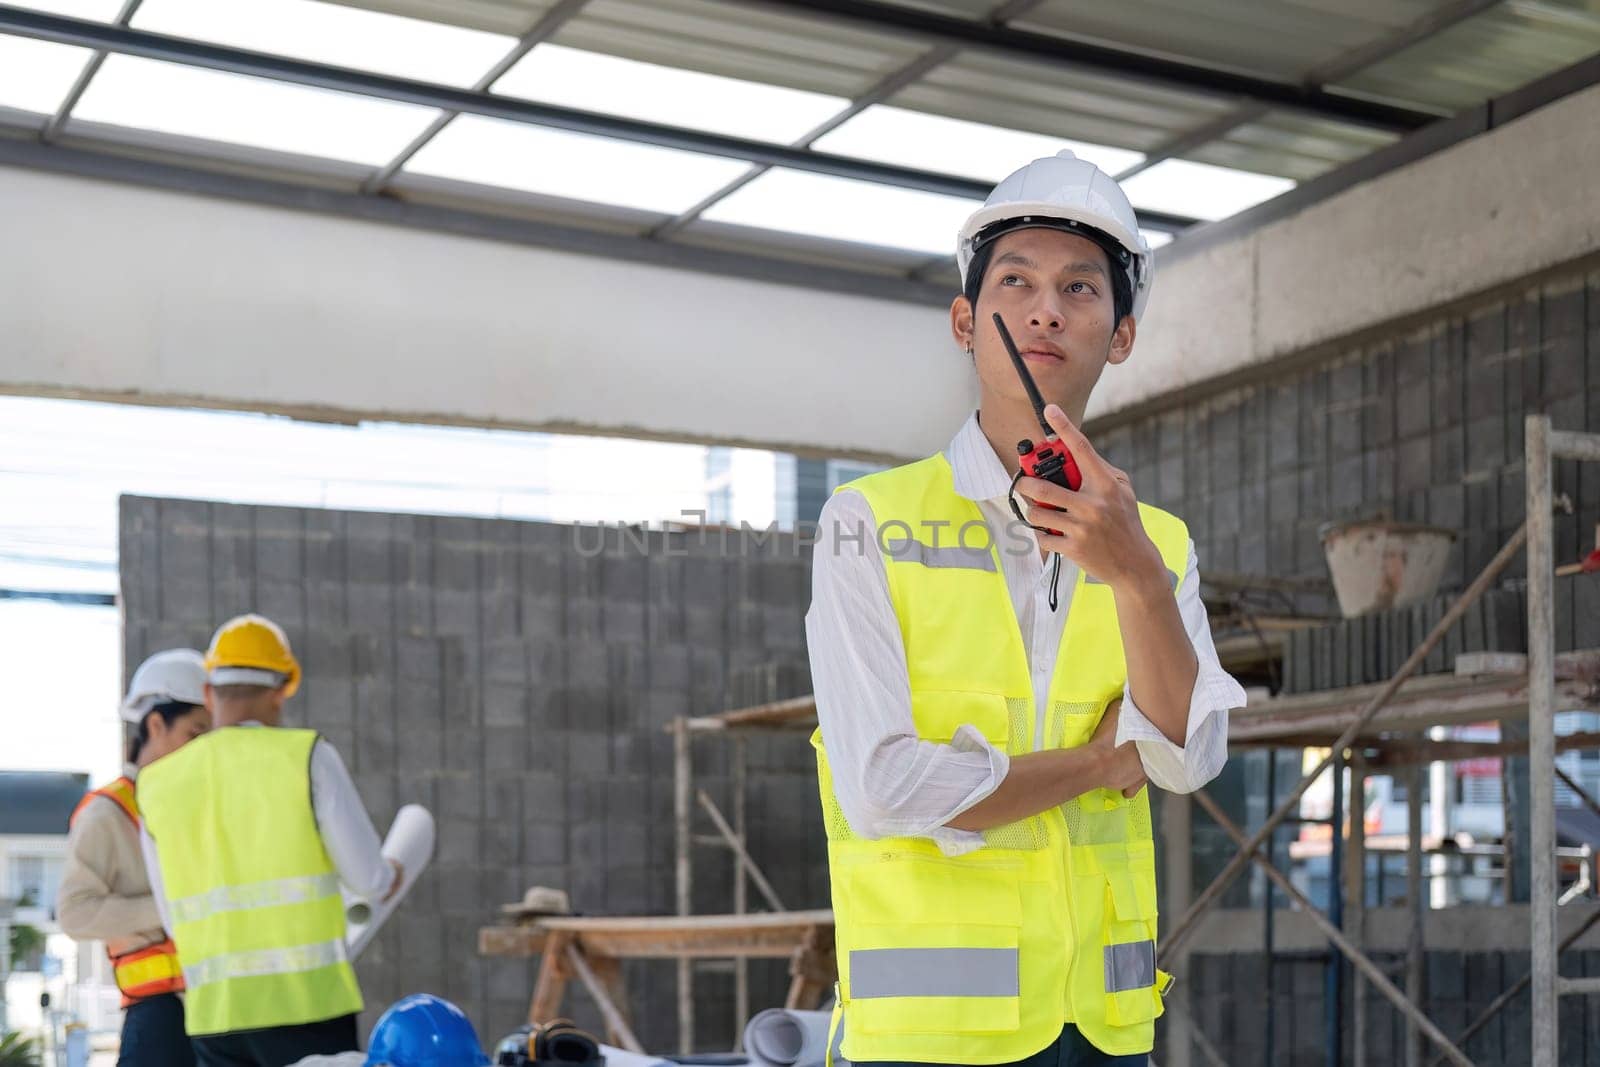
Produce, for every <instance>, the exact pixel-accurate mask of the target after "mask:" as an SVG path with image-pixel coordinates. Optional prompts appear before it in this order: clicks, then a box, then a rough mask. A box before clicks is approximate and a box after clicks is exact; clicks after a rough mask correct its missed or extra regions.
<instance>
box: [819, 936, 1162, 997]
mask: <svg viewBox="0 0 1600 1067" xmlns="http://www.w3.org/2000/svg"><path fill="white" fill-rule="evenodd" d="M1151 966H1152V967H1154V966H1155V962H1154V957H1151ZM1017 967H1018V957H1017V950H1016V949H1014V948H869V949H857V950H855V951H854V952H852V953H850V996H851V998H852V999H854V1000H870V999H873V998H875V997H1015V996H1019V995H1020V993H1021V980H1020V978H1019V976H1018V971H1017Z"/></svg>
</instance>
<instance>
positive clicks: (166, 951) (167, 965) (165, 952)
mask: <svg viewBox="0 0 1600 1067" xmlns="http://www.w3.org/2000/svg"><path fill="white" fill-rule="evenodd" d="M111 966H112V974H113V976H114V977H115V979H116V982H117V988H118V989H119V990H121V991H122V997H123V1004H124V1006H127V1005H130V1004H133V1003H135V1002H137V1001H140V1000H144V999H146V998H148V997H154V996H159V995H161V994H163V993H178V992H181V991H182V990H183V971H182V969H181V968H180V967H179V965H178V948H177V946H176V945H174V944H173V943H172V941H171V939H168V940H166V941H163V942H161V943H160V944H157V945H151V946H149V947H148V948H141V949H138V950H136V951H133V952H127V953H124V954H122V955H121V956H112V957H111Z"/></svg>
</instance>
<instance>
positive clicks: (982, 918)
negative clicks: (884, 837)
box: [839, 852, 1022, 1034]
mask: <svg viewBox="0 0 1600 1067" xmlns="http://www.w3.org/2000/svg"><path fill="white" fill-rule="evenodd" d="M1018 874H1019V871H1018V869H1017V868H1016V867H1015V866H1014V865H995V866H988V865H982V864H976V863H972V862H962V861H960V860H955V859H947V858H944V857H936V856H932V855H924V854H920V853H914V852H883V853H880V854H879V858H878V860H877V862H871V861H868V862H864V863H854V864H851V865H850V869H849V872H848V874H846V876H845V880H846V881H847V882H848V883H849V884H850V887H851V888H850V895H851V897H852V903H853V904H854V905H855V907H854V909H853V911H854V915H855V916H856V917H857V920H856V921H855V922H853V923H851V924H850V928H849V929H844V928H841V930H840V939H841V942H842V944H841V945H840V948H841V949H842V950H843V951H842V952H841V954H840V960H839V962H840V965H841V968H842V971H843V973H842V975H841V977H842V979H843V981H842V982H841V986H842V988H843V989H844V991H845V1000H846V1009H845V1017H846V1020H847V1023H846V1025H847V1026H848V1027H849V1028H850V1030H851V1032H854V1033H862V1034H912V1033H921V1034H959V1033H1009V1032H1011V1031H1015V1030H1016V1029H1017V1028H1018V1027H1019V1026H1020V1015H1021V994H1022V989H1021V966H1020V963H1021V951H1020V946H1021V934H1022V905H1021V898H1020V893H1019V890H1018V887H1017V877H1018Z"/></svg>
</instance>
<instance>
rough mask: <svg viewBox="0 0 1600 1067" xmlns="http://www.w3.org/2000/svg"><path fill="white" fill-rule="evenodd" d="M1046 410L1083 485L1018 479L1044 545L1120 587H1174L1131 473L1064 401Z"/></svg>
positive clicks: (1018, 488)
mask: <svg viewBox="0 0 1600 1067" xmlns="http://www.w3.org/2000/svg"><path fill="white" fill-rule="evenodd" d="M1044 414H1045V418H1046V419H1048V420H1049V422H1050V426H1051V428H1052V429H1054V430H1055V432H1056V436H1057V437H1059V438H1060V439H1061V442H1062V444H1064V445H1066V446H1067V449H1068V451H1070V452H1071V453H1072V455H1073V458H1075V459H1076V460H1077V462H1078V469H1079V470H1080V471H1081V472H1082V473H1083V485H1082V487H1081V488H1080V489H1078V490H1077V491H1076V492H1074V491H1073V490H1071V489H1067V488H1065V487H1063V486H1059V485H1056V484H1054V483H1053V482H1046V481H1042V480H1041V479H1038V478H1028V477H1023V478H1022V479H1020V480H1019V481H1018V482H1017V492H1019V493H1020V494H1021V495H1022V496H1024V497H1025V498H1027V500H1028V501H1029V506H1028V508H1027V509H1026V510H1025V511H1024V515H1025V516H1026V517H1027V520H1028V522H1029V523H1030V524H1031V525H1033V526H1034V527H1035V528H1038V529H1039V547H1040V548H1041V549H1044V550H1045V551H1047V552H1057V553H1060V555H1061V556H1062V557H1064V558H1066V559H1068V560H1071V561H1072V562H1073V563H1076V564H1077V565H1078V566H1079V567H1080V568H1082V569H1083V570H1084V571H1085V572H1086V573H1088V574H1089V575H1091V576H1092V577H1094V578H1096V579H1098V580H1099V581H1102V582H1105V583H1106V584H1107V585H1109V586H1111V587H1112V588H1113V589H1115V590H1117V591H1118V592H1123V591H1131V590H1132V589H1135V588H1138V587H1140V586H1142V585H1144V584H1146V583H1152V584H1155V585H1159V586H1160V588H1161V589H1162V590H1163V591H1169V592H1170V586H1169V584H1168V579H1167V573H1166V568H1165V566H1164V565H1163V563H1162V561H1161V554H1160V552H1158V551H1157V550H1156V546H1155V543H1154V542H1152V541H1151V540H1150V538H1149V536H1148V535H1147V534H1146V533H1145V532H1144V523H1143V522H1141V521H1140V519H1139V500H1138V498H1137V497H1135V496H1134V494H1133V484H1132V483H1131V482H1130V481H1129V480H1128V476H1127V474H1126V473H1124V472H1123V471H1121V470H1118V469H1117V468H1116V467H1113V466H1112V465H1111V464H1110V463H1108V462H1107V461H1106V460H1105V459H1104V458H1103V457H1102V456H1101V455H1100V453H1098V452H1096V451H1095V449H1094V446H1093V445H1091V444H1090V443H1089V439H1088V438H1087V437H1085V436H1084V435H1083V432H1082V431H1081V430H1079V429H1078V428H1077V427H1076V426H1074V425H1073V424H1072V420H1071V419H1069V418H1067V414H1066V412H1064V411H1062V410H1061V408H1060V407H1059V406H1057V405H1055V404H1050V405H1048V406H1046V407H1045V409H1044ZM1048 531H1055V532H1054V533H1050V532H1048Z"/></svg>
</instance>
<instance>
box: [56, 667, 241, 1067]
mask: <svg viewBox="0 0 1600 1067" xmlns="http://www.w3.org/2000/svg"><path fill="white" fill-rule="evenodd" d="M205 684H206V672H205V666H204V663H203V661H202V659H201V656H200V653H198V652H196V651H194V650H193V649H188V648H178V649H172V650H170V651H167V652H157V653H156V654H155V655H153V656H151V657H150V658H149V659H147V660H145V661H144V662H143V663H142V664H140V665H139V669H138V670H136V671H134V672H133V681H132V682H131V683H130V684H129V686H128V695H127V697H126V698H125V699H124V700H123V702H122V719H123V721H124V722H125V723H127V724H128V726H129V727H130V729H131V731H132V733H133V737H132V739H131V740H130V742H129V745H128V761H127V765H126V766H125V768H124V770H123V776H122V777H121V778H118V779H117V780H116V781H115V782H112V783H111V784H110V785H108V786H105V787H104V788H101V789H96V790H95V791H94V792H92V793H90V794H89V795H87V796H86V797H84V798H83V801H82V802H81V803H80V804H79V805H78V809H77V811H75V812H73V815H72V829H71V832H70V833H69V834H68V835H67V862H66V870H65V872H64V874H63V875H62V878H61V890H60V893H59V895H58V896H57V898H56V915H57V917H58V918H59V919H60V921H61V929H62V930H63V931H65V932H66V933H67V935H68V936H70V937H73V938H76V939H77V940H79V941H104V942H105V943H106V952H107V954H108V955H109V956H110V957H111V966H112V974H113V976H114V977H115V979H116V983H117V988H118V989H120V990H121V991H122V1008H123V1012H124V1014H123V1021H122V1043H121V1051H120V1052H119V1054H118V1058H117V1063H118V1065H119V1067H185V1065H190V1067H192V1065H193V1064H194V1062H195V1060H194V1052H193V1050H192V1049H191V1048H190V1045H189V1038H188V1035H187V1034H186V1033H185V1032H184V1028H183V1001H182V1000H181V999H180V998H179V995H178V994H179V993H180V992H181V991H182V990H183V974H182V972H181V970H180V969H179V965H178V959H177V950H176V948H174V947H173V944H172V941H171V939H170V938H169V937H168V936H167V934H166V931H165V929H164V928H163V924H162V921H161V915H160V912H159V911H158V909H157V906H156V901H155V898H154V896H153V895H152V894H151V889H150V880H149V877H148V876H147V875H146V873H145V866H144V857H143V856H142V855H141V853H140V851H139V805H138V800H137V798H136V793H135V779H136V777H137V776H138V773H139V770H140V769H141V768H143V767H147V766H149V765H150V764H151V763H154V762H155V761H156V760H158V759H160V758H162V757H163V756H166V755H168V754H169V753H172V752H175V751H177V750H178V749H179V748H181V747H182V746H183V745H184V744H186V743H187V742H189V741H191V740H193V739H194V738H196V737H199V736H200V735H201V734H203V733H205V732H206V731H207V730H209V729H210V728H211V715H210V713H209V712H208V711H206V708H205Z"/></svg>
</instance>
